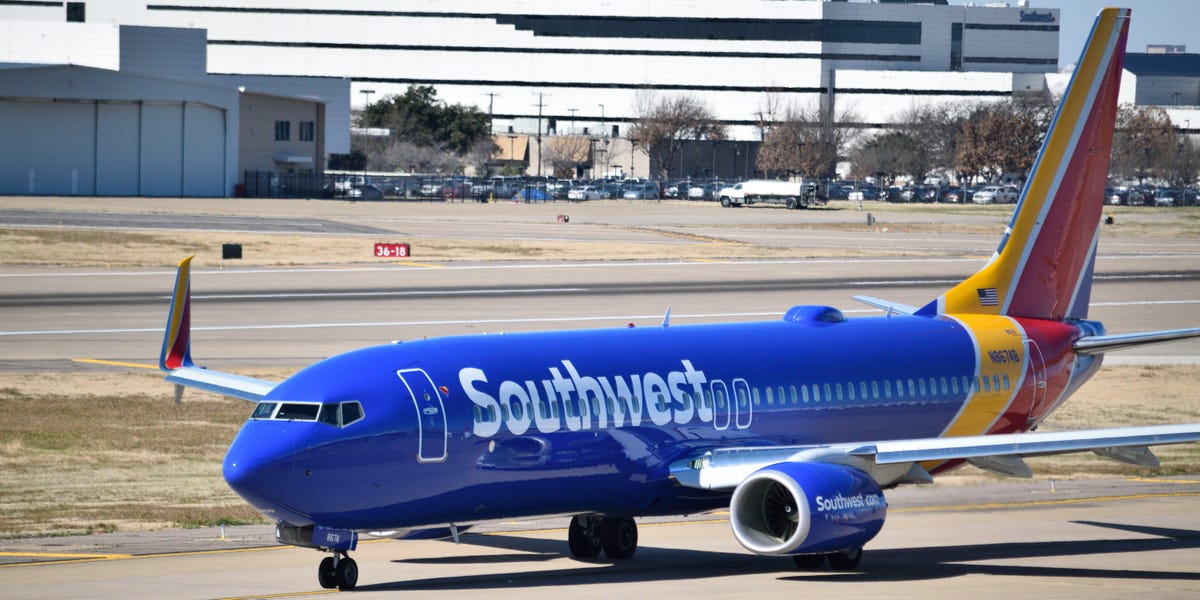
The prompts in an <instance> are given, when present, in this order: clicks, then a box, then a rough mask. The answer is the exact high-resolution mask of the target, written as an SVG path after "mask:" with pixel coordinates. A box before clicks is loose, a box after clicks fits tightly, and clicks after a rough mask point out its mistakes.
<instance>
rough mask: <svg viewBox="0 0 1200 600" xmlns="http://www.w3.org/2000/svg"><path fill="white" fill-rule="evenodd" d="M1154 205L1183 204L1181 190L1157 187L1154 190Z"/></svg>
mask: <svg viewBox="0 0 1200 600" xmlns="http://www.w3.org/2000/svg"><path fill="white" fill-rule="evenodd" d="M1154 205H1155V206H1183V191H1181V190H1177V189H1174V188H1159V190H1158V191H1157V192H1154Z"/></svg>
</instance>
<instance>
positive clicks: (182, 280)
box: [158, 256, 278, 402]
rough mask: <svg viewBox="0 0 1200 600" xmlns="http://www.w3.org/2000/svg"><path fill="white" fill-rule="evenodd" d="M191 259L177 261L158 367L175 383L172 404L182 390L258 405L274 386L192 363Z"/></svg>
mask: <svg viewBox="0 0 1200 600" xmlns="http://www.w3.org/2000/svg"><path fill="white" fill-rule="evenodd" d="M192 258H194V257H191V256H189V257H187V258H185V259H183V260H182V261H180V263H179V271H178V273H177V274H176V275H175V291H174V292H173V293H172V295H171V312H170V313H169V314H168V315H167V329H166V332H165V333H164V334H163V347H162V354H161V355H159V358H158V367H159V369H161V370H163V371H165V372H166V373H167V378H166V380H167V381H169V382H171V383H174V384H175V402H179V401H180V399H181V398H182V397H183V388H185V387H194V388H197V389H201V390H205V391H209V392H215V393H217V394H222V395H225V396H230V397H233V398H240V399H242V400H249V401H251V402H258V401H259V400H262V399H263V396H266V395H267V392H269V391H271V390H272V389H274V388H275V386H276V385H278V384H277V383H275V382H273V381H267V380H264V379H255V378H253V377H244V376H242V375H234V374H233V373H223V372H221V371H211V370H209V369H205V368H204V367H198V366H196V364H195V363H193V362H192V351H191V346H192V327H191V314H192V294H191V289H192V286H191V264H192Z"/></svg>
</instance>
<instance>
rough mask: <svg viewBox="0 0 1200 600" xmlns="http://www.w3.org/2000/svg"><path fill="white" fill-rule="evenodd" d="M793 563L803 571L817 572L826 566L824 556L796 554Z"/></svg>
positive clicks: (793, 556)
mask: <svg viewBox="0 0 1200 600" xmlns="http://www.w3.org/2000/svg"><path fill="white" fill-rule="evenodd" d="M792 562H794V563H796V568H797V569H800V570H802V571H815V570H817V569H820V568H821V567H822V566H824V565H825V555H824V554H794V555H792Z"/></svg>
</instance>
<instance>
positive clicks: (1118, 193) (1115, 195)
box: [1104, 187, 1129, 205]
mask: <svg viewBox="0 0 1200 600" xmlns="http://www.w3.org/2000/svg"><path fill="white" fill-rule="evenodd" d="M1104 203H1105V204H1112V205H1123V204H1129V188H1124V187H1119V188H1104Z"/></svg>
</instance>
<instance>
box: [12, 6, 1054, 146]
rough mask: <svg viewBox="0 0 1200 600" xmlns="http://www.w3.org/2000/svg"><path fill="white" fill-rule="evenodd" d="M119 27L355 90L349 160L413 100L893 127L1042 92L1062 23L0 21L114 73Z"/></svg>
mask: <svg viewBox="0 0 1200 600" xmlns="http://www.w3.org/2000/svg"><path fill="white" fill-rule="evenodd" d="M1022 4H1024V2H1022ZM31 21H36V22H37V24H36V25H32V24H31V23H30V22H31ZM119 25H139V26H152V27H185V28H196V29H204V30H207V69H208V73H209V74H211V75H214V76H222V77H226V76H228V77H245V76H306V77H312V76H317V77H335V78H346V79H348V80H349V81H350V82H351V92H350V94H349V96H350V97H349V98H345V99H334V100H329V99H326V100H327V101H328V102H330V104H329V105H328V108H327V118H328V121H327V127H328V132H327V137H328V148H327V149H328V151H330V152H343V151H345V147H344V143H343V140H345V139H347V138H345V137H339V134H338V133H336V131H343V132H344V131H347V130H348V128H349V122H348V121H349V110H348V106H349V105H350V104H352V105H354V106H356V107H358V106H361V105H362V104H363V103H364V102H366V101H369V100H378V99H380V98H381V97H383V96H386V95H390V94H399V93H402V92H403V91H404V89H405V88H406V87H407V86H409V85H412V84H428V85H433V86H435V87H436V89H437V93H438V97H439V98H441V99H443V100H445V101H447V102H449V103H460V104H464V105H474V106H478V107H480V108H481V109H482V110H485V111H489V112H490V113H491V114H492V115H493V129H494V131H495V132H498V133H506V132H517V133H530V134H531V133H537V132H538V130H539V123H540V124H541V125H540V129H541V133H542V134H546V133H549V132H557V133H585V131H584V130H587V133H590V134H592V135H595V134H597V133H599V132H601V131H603V132H605V133H606V134H610V135H611V134H612V133H613V131H614V129H615V131H616V133H617V135H624V133H625V128H626V127H627V126H628V124H629V123H630V122H631V120H632V119H633V118H634V117H635V115H636V108H635V104H636V102H637V99H638V96H639V94H640V93H643V92H644V91H645V90H655V91H656V93H661V94H673V93H690V94H695V95H697V96H699V97H701V98H702V99H703V100H704V101H706V102H707V103H708V105H709V106H710V107H711V108H712V109H713V110H714V112H715V113H716V115H717V117H718V118H719V119H721V120H722V121H724V122H725V123H726V124H727V125H730V126H731V129H730V133H731V134H732V136H733V138H734V139H739V140H757V139H759V136H760V135H761V132H760V131H759V130H758V129H757V128H756V127H755V125H756V124H757V123H759V122H760V121H761V120H762V117H763V115H764V114H766V113H768V112H769V106H771V105H775V106H787V105H796V106H798V107H807V106H813V105H815V103H816V102H818V101H819V100H820V99H821V98H822V97H829V96H827V95H831V96H832V97H833V98H834V99H835V103H836V105H837V107H838V108H839V110H840V109H842V108H849V109H851V110H852V111H853V112H854V114H856V115H857V116H858V118H859V119H861V121H862V122H863V124H864V126H868V127H870V126H876V125H881V124H887V123H890V122H892V121H893V120H894V117H895V116H896V115H898V114H899V113H901V112H903V111H904V110H906V109H908V108H910V107H911V106H913V105H914V104H921V103H942V102H956V103H957V102H970V101H977V100H983V99H989V98H991V99H995V98H1002V97H1007V96H1010V95H1012V94H1013V93H1014V92H1022V91H1033V92H1041V91H1044V89H1045V82H1044V74H1045V73H1049V72H1053V71H1054V70H1055V69H1056V66H1057V64H1058V35H1059V31H1058V28H1059V12H1058V10H1057V9H1042V8H1030V7H1028V6H1023V5H1022V6H1012V7H1007V6H996V5H991V6H948V5H946V4H945V3H944V1H940V2H939V1H937V0H929V1H927V2H916V1H908V2H905V1H903V0H901V1H886V0H879V1H876V2H844V1H843V2H823V1H818V0H657V1H655V2H646V1H645V0H604V1H595V0H591V1H588V0H583V1H578V2H561V1H552V0H522V1H502V0H494V1H489V2H484V1H480V0H439V1H438V2H428V1H423V0H422V1H418V0H303V1H302V0H244V1H239V2H229V1H227V0H187V1H186V2H184V1H181V2H174V3H170V4H148V3H146V2H143V1H137V0H105V1H104V2H64V3H60V2H40V1H33V0H29V1H26V0H12V1H10V2H4V3H2V4H0V62H34V63H53V64H74V65H86V66H95V67H101V68H110V69H115V68H116V67H117V65H116V63H117V61H118V57H117V56H116V53H115V52H114V51H113V50H112V48H110V47H109V45H108V42H107V41H106V39H107V38H106V37H105V34H104V31H103V29H104V28H106V27H107V28H114V27H116V26H119ZM343 102H345V103H347V104H343ZM343 108H345V109H346V110H343ZM341 135H343V136H344V135H346V134H344V133H342V134H341Z"/></svg>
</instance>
